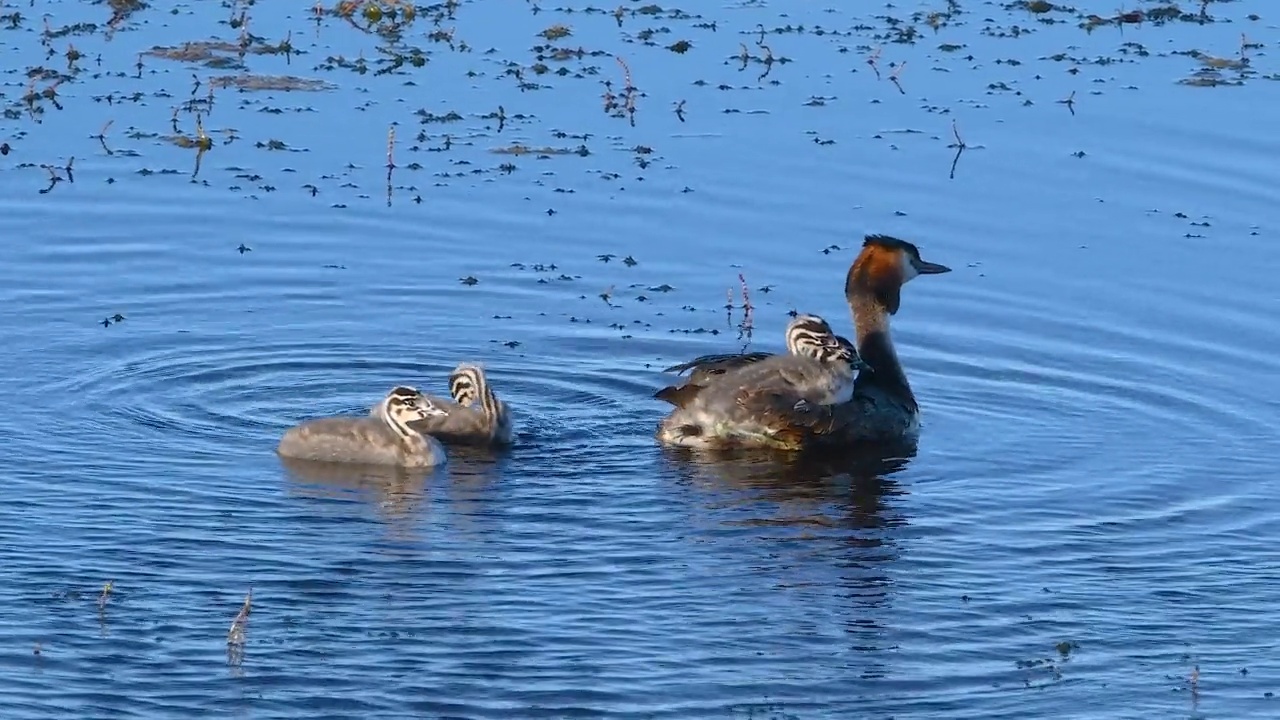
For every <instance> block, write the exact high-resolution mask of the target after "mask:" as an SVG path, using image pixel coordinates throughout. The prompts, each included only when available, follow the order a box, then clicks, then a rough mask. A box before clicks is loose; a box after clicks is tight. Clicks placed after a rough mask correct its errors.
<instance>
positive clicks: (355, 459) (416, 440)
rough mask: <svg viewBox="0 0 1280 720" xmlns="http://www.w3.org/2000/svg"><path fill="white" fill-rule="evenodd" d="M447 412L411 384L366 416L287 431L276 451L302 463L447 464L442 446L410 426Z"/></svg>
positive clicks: (328, 420) (315, 421) (306, 424)
mask: <svg viewBox="0 0 1280 720" xmlns="http://www.w3.org/2000/svg"><path fill="white" fill-rule="evenodd" d="M443 414H444V411H443V410H440V409H439V408H437V407H435V405H433V404H432V402H431V401H430V400H429V399H428V398H427V397H426V396H424V395H423V394H422V393H420V392H418V391H417V389H415V388H412V387H409V386H407V385H399V386H396V387H395V388H392V390H391V392H389V393H387V396H386V397H384V398H383V399H382V402H380V403H378V405H377V407H376V408H375V413H374V414H373V415H370V416H365V417H323V418H315V419H313V420H307V421H305V422H303V423H301V424H299V425H295V426H294V427H291V428H289V429H288V430H286V431H285V433H284V436H283V437H282V438H280V444H279V445H278V446H277V447H276V452H277V453H279V454H280V455H281V456H282V457H286V458H294V459H298V460H317V461H323V462H335V463H351V464H357V465H395V466H398V467H407V468H423V467H432V466H435V465H440V464H442V463H444V462H445V460H446V457H445V450H444V447H443V446H442V445H441V444H440V443H439V442H437V441H436V440H435V438H432V437H431V436H429V435H423V434H422V433H421V432H419V431H418V430H415V429H414V428H413V427H412V426H411V425H410V423H412V422H414V421H421V420H425V419H428V418H432V417H437V416H439V415H443Z"/></svg>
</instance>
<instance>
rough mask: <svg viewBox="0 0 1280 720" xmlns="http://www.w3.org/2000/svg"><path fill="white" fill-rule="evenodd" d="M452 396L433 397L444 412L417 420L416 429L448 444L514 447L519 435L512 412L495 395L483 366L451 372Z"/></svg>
mask: <svg viewBox="0 0 1280 720" xmlns="http://www.w3.org/2000/svg"><path fill="white" fill-rule="evenodd" d="M449 396H450V398H451V399H442V398H436V397H432V396H429V399H430V400H431V402H432V404H433V405H434V407H435V408H436V409H437V410H439V411H440V412H439V413H437V414H433V415H432V416H431V417H428V418H423V419H421V420H415V421H414V422H413V427H414V428H415V429H417V430H419V431H421V432H423V433H426V434H428V435H431V436H432V437H434V438H436V439H437V440H439V441H441V442H443V443H445V444H460V445H510V444H511V442H512V440H513V438H514V435H515V432H514V428H513V426H512V420H511V410H510V409H509V408H508V407H507V404H506V403H505V402H503V401H502V400H499V399H498V396H497V395H495V394H494V392H493V388H492V386H490V385H489V378H488V376H487V375H486V374H485V371H484V368H483V367H481V366H480V365H478V364H475V363H459V364H458V366H457V367H456V368H454V369H453V372H451V373H449Z"/></svg>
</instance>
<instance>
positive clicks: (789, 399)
mask: <svg viewBox="0 0 1280 720" xmlns="http://www.w3.org/2000/svg"><path fill="white" fill-rule="evenodd" d="M950 271H951V268H949V267H947V266H945V265H939V264H937V263H931V262H926V261H925V260H922V259H921V258H920V251H919V249H918V248H916V246H915V245H913V244H911V243H909V242H907V241H905V240H900V239H898V238H895V237H891V236H888V235H868V236H867V237H866V240H865V241H864V242H863V245H862V250H861V251H860V252H859V253H858V256H857V258H855V259H854V261H853V264H852V265H851V266H850V267H849V272H848V274H847V275H846V277H845V299H846V300H847V301H848V303H849V309H850V311H851V312H852V314H853V321H854V326H855V328H856V330H857V337H856V345H857V352H858V356H859V357H860V358H861V360H862V362H864V363H866V365H867V366H868V367H867V368H864V369H862V370H860V371H859V372H858V376H857V378H856V380H855V381H854V383H853V389H852V393H851V395H852V396H851V397H841V396H840V395H839V394H838V391H840V390H841V389H842V388H843V387H844V386H843V385H842V384H841V383H839V381H838V380H834V379H833V377H834V376H833V375H832V368H831V367H830V365H829V364H824V363H822V362H821V361H818V360H815V359H813V358H808V357H798V356H793V355H778V356H773V357H769V358H765V359H762V360H758V361H755V362H751V363H748V364H745V365H743V366H741V367H738V368H735V369H732V370H729V371H727V372H725V373H723V374H720V375H718V376H715V377H712V378H709V379H708V381H707V384H706V385H705V386H703V387H702V388H701V389H700V390H698V391H697V392H689V393H687V397H683V396H682V397H681V398H680V400H682V402H681V403H680V404H678V406H677V407H676V408H675V409H674V410H672V412H671V413H670V414H669V415H668V416H667V417H666V418H664V419H663V420H662V422H661V423H660V424H659V426H658V431H657V433H656V437H657V439H658V440H659V442H662V443H664V444H668V445H676V446H684V447H701V448H735V447H744V448H745V447H772V448H779V449H786V450H799V449H803V448H806V447H811V446H817V445H832V444H841V443H848V442H854V441H859V440H893V439H903V438H908V437H911V436H914V435H915V434H916V433H917V432H918V431H919V427H920V407H919V405H918V404H917V402H916V398H915V395H914V394H913V393H912V392H911V385H910V383H908V382H907V377H906V374H905V373H904V372H903V370H902V365H901V363H899V361H898V355H897V352H896V351H895V349H894V346H893V341H892V339H891V338H890V333H889V318H890V317H891V316H892V315H893V314H895V313H896V312H897V311H898V307H899V305H900V302H901V291H902V286H903V285H904V284H906V283H907V282H910V281H911V280H912V279H914V278H916V277H917V276H920V275H936V274H940V273H945V272H950Z"/></svg>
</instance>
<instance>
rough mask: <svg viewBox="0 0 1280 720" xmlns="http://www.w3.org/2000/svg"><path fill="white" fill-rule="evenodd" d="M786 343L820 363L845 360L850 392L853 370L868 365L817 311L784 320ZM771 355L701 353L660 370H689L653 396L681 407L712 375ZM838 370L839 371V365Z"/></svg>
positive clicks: (800, 353)
mask: <svg viewBox="0 0 1280 720" xmlns="http://www.w3.org/2000/svg"><path fill="white" fill-rule="evenodd" d="M785 343H786V348H787V352H788V353H790V354H791V355H799V356H803V357H809V358H814V359H816V360H818V361H820V362H822V363H829V362H844V363H846V364H847V365H849V368H850V369H849V382H850V385H849V390H850V392H852V387H853V386H852V382H853V374H852V373H853V371H854V370H861V369H863V368H865V367H867V365H866V363H864V362H863V361H862V358H860V357H858V350H857V348H855V347H854V345H853V343H851V342H849V341H848V340H847V339H845V338H843V337H841V336H839V335H837V334H836V333H835V331H834V330H832V329H831V324H830V323H828V322H827V321H826V320H824V319H823V318H822V317H820V316H818V315H811V314H801V315H797V316H795V317H794V318H792V319H791V322H789V323H787V329H786V333H785ZM771 357H777V355H775V354H774V353H770V352H751V353H724V354H717V355H702V356H700V357H696V358H694V359H692V360H690V361H689V362H684V363H680V364H679V365H672V366H671V367H669V368H666V369H665V370H663V372H674V373H676V374H683V373H684V372H685V371H686V370H691V371H692V372H690V373H689V377H688V379H686V380H685V382H684V383H682V384H680V385H669V386H667V387H664V388H662V389H661V390H659V391H658V392H656V393H654V394H653V396H654V397H655V398H657V399H658V400H664V401H666V402H669V403H671V404H672V405H675V406H676V407H680V406H681V405H684V404H685V403H687V402H688V401H689V399H690V398H692V397H693V395H694V394H697V393H698V392H700V391H701V390H702V388H704V387H706V386H707V385H708V384H709V383H710V382H712V381H713V379H714V378H717V377H719V376H721V375H723V374H725V373H727V372H730V371H733V370H737V369H739V368H742V367H746V366H747V365H750V364H752V363H757V362H760V361H761V360H766V359H768V358H771ZM837 370H838V371H841V370H840V369H839V368H837ZM841 372H842V371H841Z"/></svg>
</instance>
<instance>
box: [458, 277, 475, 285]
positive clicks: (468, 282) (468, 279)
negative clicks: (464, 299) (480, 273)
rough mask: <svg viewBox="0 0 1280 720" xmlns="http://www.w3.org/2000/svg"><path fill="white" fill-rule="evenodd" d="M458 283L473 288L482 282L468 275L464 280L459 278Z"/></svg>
mask: <svg viewBox="0 0 1280 720" xmlns="http://www.w3.org/2000/svg"><path fill="white" fill-rule="evenodd" d="M458 282H461V283H462V284H463V285H466V286H467V287H471V286H472V285H475V284H476V283H478V282H480V281H479V280H477V279H476V277H475V276H474V275H468V276H466V277H464V278H458Z"/></svg>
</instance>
